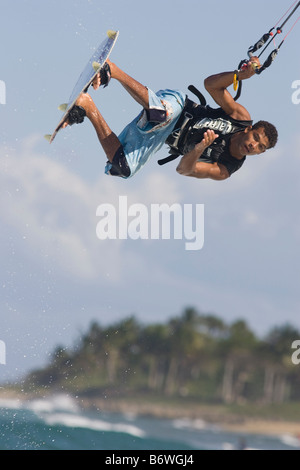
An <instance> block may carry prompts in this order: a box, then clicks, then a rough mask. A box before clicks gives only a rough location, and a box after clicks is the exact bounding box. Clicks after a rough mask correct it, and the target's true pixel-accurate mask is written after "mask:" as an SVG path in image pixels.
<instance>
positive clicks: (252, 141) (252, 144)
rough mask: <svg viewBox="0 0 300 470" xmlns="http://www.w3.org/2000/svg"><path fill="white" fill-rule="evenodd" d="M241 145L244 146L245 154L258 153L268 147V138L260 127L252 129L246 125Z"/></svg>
mask: <svg viewBox="0 0 300 470" xmlns="http://www.w3.org/2000/svg"><path fill="white" fill-rule="evenodd" d="M242 145H243V146H244V152H245V155H259V154H260V153H264V152H265V151H266V150H267V149H268V148H269V145H270V144H269V139H268V137H267V136H266V134H265V131H264V129H263V128H262V127H260V128H259V129H252V127H248V128H247V129H246V130H245V132H244V138H243V142H242Z"/></svg>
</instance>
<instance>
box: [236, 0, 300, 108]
mask: <svg viewBox="0 0 300 470" xmlns="http://www.w3.org/2000/svg"><path fill="white" fill-rule="evenodd" d="M299 7H300V1H298V2H297V1H296V2H294V3H293V4H292V5H291V6H290V8H289V9H288V10H287V12H286V13H285V14H284V15H283V16H282V17H281V18H280V20H279V21H278V22H277V23H276V25H275V26H273V28H271V29H270V31H269V32H268V33H265V34H264V35H263V36H262V37H261V38H260V39H259V41H257V42H256V43H255V44H254V46H250V47H249V49H248V57H249V58H250V59H251V57H253V56H254V55H255V53H256V52H257V51H258V50H260V49H261V48H262V47H263V46H265V47H264V48H263V50H262V51H261V53H260V54H259V55H258V58H260V57H261V55H262V54H263V53H264V52H265V50H266V49H267V48H268V47H269V45H270V44H271V42H272V41H274V43H275V38H276V36H277V35H279V34H281V33H282V30H283V28H284V26H285V25H286V23H287V22H288V21H289V20H290V18H291V17H292V16H293V15H294V13H295V12H296V10H297V9H298V8H299ZM290 10H292V11H291V12H290ZM287 15H288V16H287ZM286 16H287V17H286ZM299 19H300V16H299V17H298V18H297V20H296V21H295V23H294V24H293V26H292V27H291V29H290V30H289V32H288V33H287V34H286V36H285V37H284V38H283V40H282V41H281V43H280V44H279V46H278V47H276V48H275V49H274V50H273V51H272V52H271V54H269V56H268V57H267V59H266V61H265V62H264V63H263V65H262V66H261V67H257V66H256V64H253V67H254V68H255V73H256V74H257V75H260V74H261V73H262V72H263V71H264V70H266V69H267V68H268V67H270V65H271V64H272V63H273V61H274V60H275V59H276V57H277V55H278V52H279V49H280V48H281V46H282V44H283V43H284V41H285V40H286V38H287V37H288V35H289V34H290V33H291V31H292V29H293V28H294V26H295V25H296V23H297V22H298V21H299ZM282 20H284V21H283V23H282V24H281V25H280V26H278V25H279V24H280V23H281V21H282ZM274 30H276V32H275V33H274V32H273V31H274ZM247 63H248V60H241V62H240V64H239V67H238V72H240V71H241V70H243V68H245V67H246V64H247ZM237 75H238V74H236V75H235V78H234V85H233V86H234V91H236V90H237V89H238V92H237V95H236V97H235V101H237V100H238V99H239V97H240V96H241V92H242V82H241V81H240V82H239V81H238V79H237Z"/></svg>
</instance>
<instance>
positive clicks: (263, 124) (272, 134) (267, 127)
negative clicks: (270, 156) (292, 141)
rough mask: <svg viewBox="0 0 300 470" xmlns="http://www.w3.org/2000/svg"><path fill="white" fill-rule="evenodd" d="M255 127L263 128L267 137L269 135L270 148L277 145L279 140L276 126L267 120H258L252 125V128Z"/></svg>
mask: <svg viewBox="0 0 300 470" xmlns="http://www.w3.org/2000/svg"><path fill="white" fill-rule="evenodd" d="M255 129H263V130H264V131H265V134H266V137H268V140H269V143H270V145H269V147H268V148H269V149H271V148H273V147H275V145H276V144H277V141H278V132H277V129H276V127H275V126H273V124H270V123H269V122H267V121H258V122H257V123H256V124H254V126H252V130H255Z"/></svg>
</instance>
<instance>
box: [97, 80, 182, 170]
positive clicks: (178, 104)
mask: <svg viewBox="0 0 300 470" xmlns="http://www.w3.org/2000/svg"><path fill="white" fill-rule="evenodd" d="M148 93H149V107H150V109H151V108H153V109H161V110H165V111H167V115H166V121H165V122H163V123H159V124H156V123H150V122H149V121H148V120H147V116H146V112H145V110H144V111H142V113H141V114H140V115H139V116H137V117H136V118H135V119H134V120H133V121H132V122H131V123H130V124H128V125H127V126H126V127H125V129H124V130H123V131H122V132H121V134H120V135H119V136H118V138H119V140H120V143H121V144H122V146H123V151H124V154H125V157H126V160H127V163H128V166H129V168H130V172H131V174H130V176H128V178H132V176H134V175H135V174H136V173H137V172H138V171H139V170H140V169H141V168H142V167H143V166H144V165H145V164H146V163H147V161H148V160H149V159H150V158H151V157H152V155H154V154H155V153H156V152H158V150H159V149H160V148H161V147H162V146H163V145H164V143H165V141H166V139H167V137H168V136H169V135H170V134H171V132H172V131H173V130H174V127H175V125H176V122H177V120H178V118H179V116H180V115H181V112H182V110H183V107H184V104H185V100H186V95H185V94H184V93H182V92H181V91H179V90H168V89H167V90H160V91H158V92H157V93H154V92H153V91H152V90H150V89H149V88H148ZM111 168H112V164H111V163H110V162H107V164H106V167H105V173H106V174H110V173H109V172H110V169H111Z"/></svg>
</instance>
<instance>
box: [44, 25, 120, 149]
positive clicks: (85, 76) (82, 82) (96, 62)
mask: <svg viewBox="0 0 300 470" xmlns="http://www.w3.org/2000/svg"><path fill="white" fill-rule="evenodd" d="M106 34H107V37H106V38H105V40H104V41H103V42H102V43H101V44H100V46H99V47H98V49H97V50H96V51H95V52H94V54H93V55H92V57H91V58H90V60H89V61H88V63H87V65H86V67H85V68H84V70H83V72H82V73H81V75H80V77H79V79H78V81H77V83H76V85H75V86H74V88H73V91H72V93H71V96H70V98H69V101H68V103H64V104H61V105H60V106H59V107H58V109H59V110H60V111H62V112H63V113H64V114H63V116H62V118H61V119H60V121H59V123H58V125H57V127H56V128H55V130H54V132H53V134H47V135H45V138H46V139H47V140H48V141H49V142H50V144H51V142H53V140H54V139H55V137H56V134H57V133H58V132H59V130H60V129H61V128H62V126H63V124H64V123H65V122H66V120H67V119H68V115H69V113H70V111H71V109H72V108H73V106H74V105H75V103H76V101H77V99H78V97H79V96H80V95H81V93H83V92H87V90H88V88H89V86H90V85H91V84H92V82H93V80H94V78H95V77H96V75H97V74H98V73H99V72H100V70H101V68H102V67H103V66H104V64H105V61H106V60H107V59H108V57H109V55H110V53H111V51H112V49H113V47H114V45H115V43H116V41H117V39H118V36H119V31H112V30H109V31H107V33H106Z"/></svg>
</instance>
